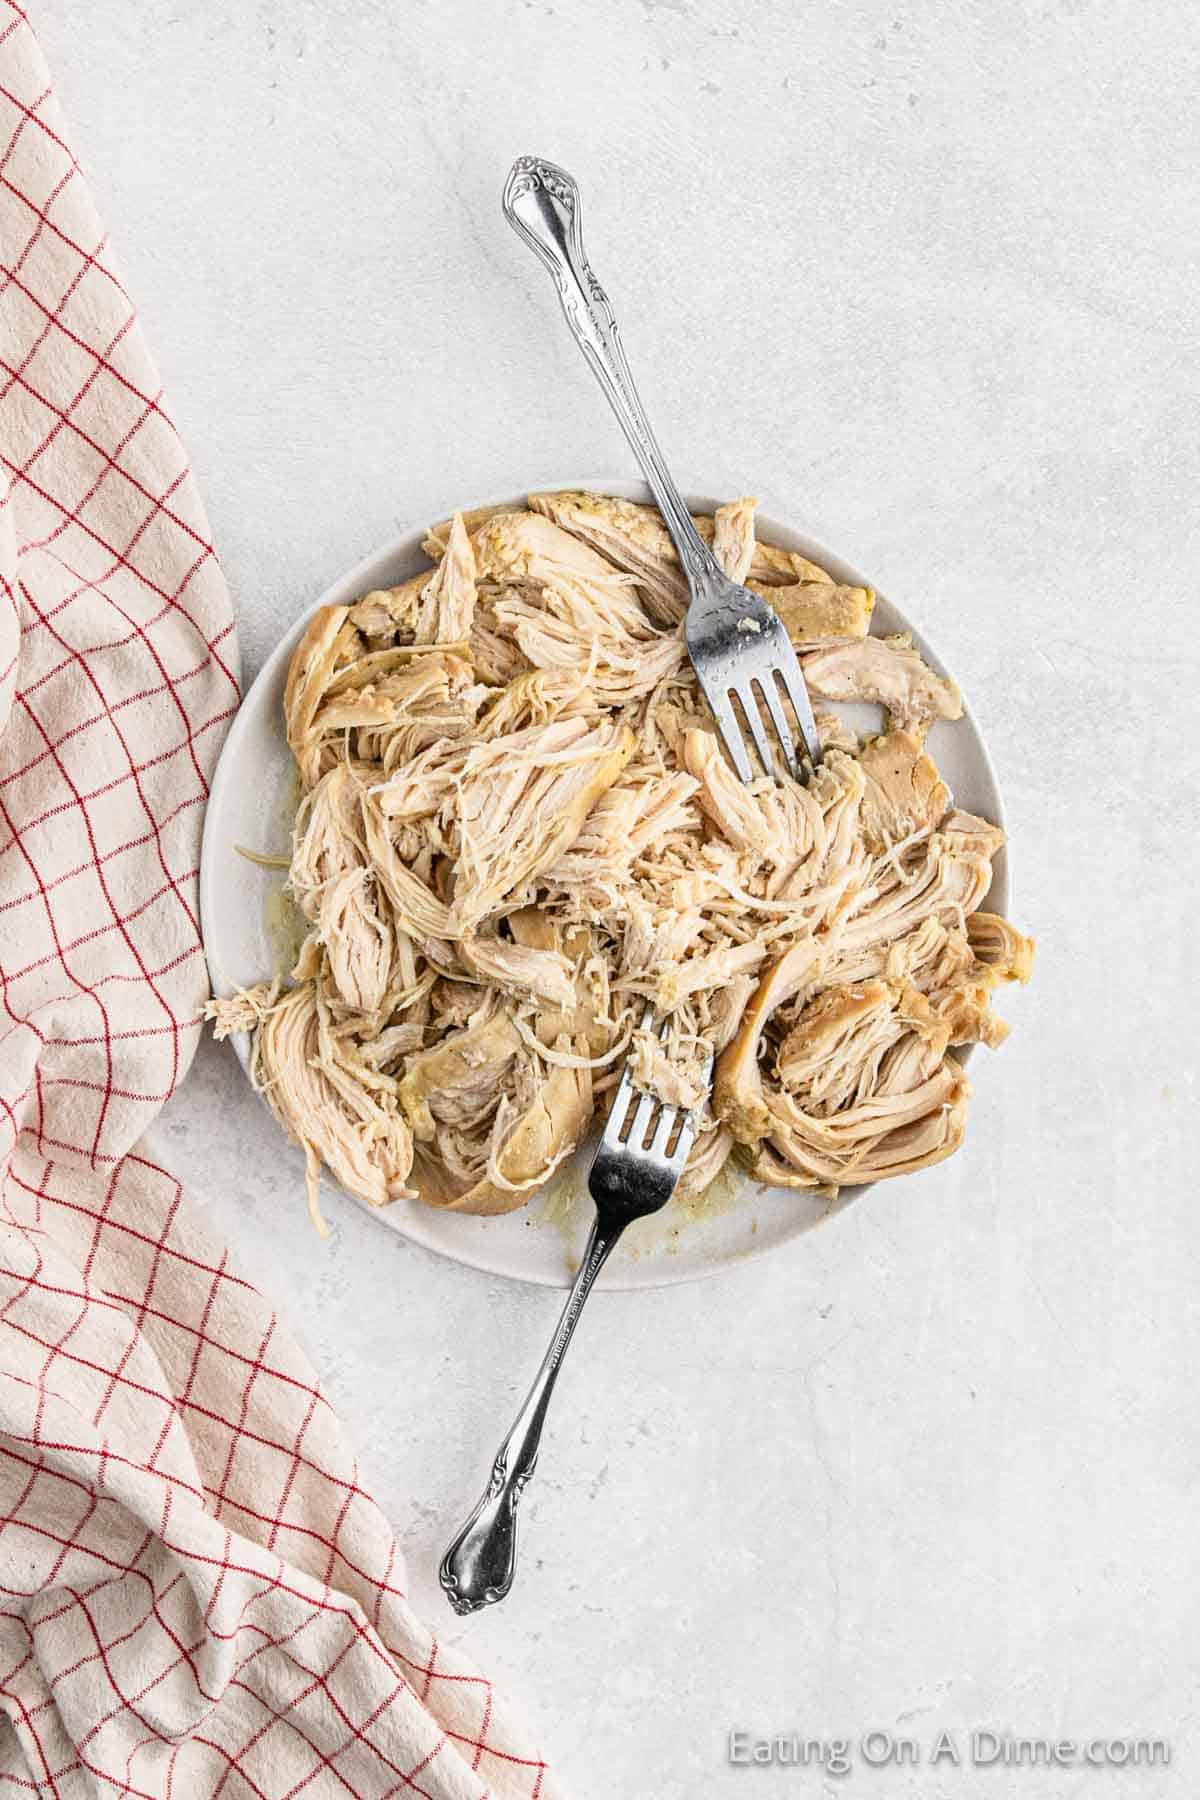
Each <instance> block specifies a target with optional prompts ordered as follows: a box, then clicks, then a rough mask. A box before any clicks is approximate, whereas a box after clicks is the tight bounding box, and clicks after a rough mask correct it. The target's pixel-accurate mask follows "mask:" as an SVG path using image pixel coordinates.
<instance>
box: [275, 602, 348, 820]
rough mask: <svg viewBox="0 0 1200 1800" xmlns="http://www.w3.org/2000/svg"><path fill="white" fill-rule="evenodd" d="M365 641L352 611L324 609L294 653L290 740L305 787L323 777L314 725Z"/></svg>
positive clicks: (288, 702) (288, 691)
mask: <svg viewBox="0 0 1200 1800" xmlns="http://www.w3.org/2000/svg"><path fill="white" fill-rule="evenodd" d="M356 646H361V639H360V638H359V636H358V633H357V632H356V631H355V629H354V627H353V625H351V624H350V623H349V608H348V607H345V606H321V607H318V609H317V611H316V612H315V613H314V614H313V616H312V619H311V620H310V621H309V624H308V626H307V628H306V630H305V632H304V636H303V637H302V638H301V639H300V642H299V643H298V644H297V646H296V648H295V650H294V651H293V652H292V660H291V662H290V663H289V664H288V674H287V682H286V684H285V687H284V691H283V716H284V722H285V724H286V727H287V740H288V744H289V746H290V747H291V752H292V755H293V756H294V757H295V759H296V764H297V767H298V768H299V770H300V779H301V781H302V782H303V784H304V786H305V787H312V786H313V784H314V782H316V781H317V779H318V778H319V776H320V773H321V770H320V742H319V738H318V737H317V736H316V735H315V734H314V731H313V722H314V720H315V719H316V716H317V711H318V709H319V707H320V705H321V701H322V699H323V698H324V695H325V690H326V688H327V687H328V686H329V684H330V682H331V681H332V680H333V678H334V675H335V674H336V673H337V671H338V670H339V669H340V668H342V667H344V666H345V665H346V664H347V663H349V662H352V661H353V660H354V655H355V650H356Z"/></svg>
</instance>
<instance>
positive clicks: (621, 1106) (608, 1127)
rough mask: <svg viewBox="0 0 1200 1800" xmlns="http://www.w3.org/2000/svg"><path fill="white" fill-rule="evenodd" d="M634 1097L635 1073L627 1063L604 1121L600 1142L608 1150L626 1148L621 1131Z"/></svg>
mask: <svg viewBox="0 0 1200 1800" xmlns="http://www.w3.org/2000/svg"><path fill="white" fill-rule="evenodd" d="M633 1095H634V1086H633V1071H632V1070H631V1068H630V1066H629V1064H628V1062H627V1063H626V1064H625V1067H624V1069H623V1070H622V1072H621V1079H620V1081H619V1082H618V1083H617V1091H616V1093H615V1094H614V1095H613V1101H612V1105H611V1106H610V1107H609V1109H608V1118H607V1119H606V1120H605V1121H604V1130H603V1132H602V1133H601V1137H600V1142H601V1143H602V1144H603V1145H604V1146H605V1148H606V1149H608V1150H621V1149H623V1148H624V1145H623V1144H622V1142H621V1131H622V1128H623V1126H624V1124H625V1121H626V1119H627V1118H628V1117H629V1102H630V1101H631V1100H632V1099H633Z"/></svg>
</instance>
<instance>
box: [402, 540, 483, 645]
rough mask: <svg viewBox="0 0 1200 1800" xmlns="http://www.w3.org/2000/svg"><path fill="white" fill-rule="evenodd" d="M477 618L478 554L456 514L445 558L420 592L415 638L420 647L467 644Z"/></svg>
mask: <svg viewBox="0 0 1200 1800" xmlns="http://www.w3.org/2000/svg"><path fill="white" fill-rule="evenodd" d="M474 618H475V553H474V551H473V550H472V548H471V540H470V538H469V537H468V536H467V528H466V526H465V524H464V523H463V516H462V514H461V513H455V515H454V518H453V521H452V523H451V526H450V531H449V534H448V536H447V539H446V550H445V554H444V555H443V557H442V559H441V561H440V562H439V563H438V566H437V568H436V569H435V570H434V572H433V574H432V575H431V576H430V578H429V580H428V581H427V582H426V584H425V586H424V588H422V590H421V599H420V604H419V606H418V608H417V616H416V620H415V623H414V628H413V635H414V638H415V640H416V642H417V643H418V644H465V643H466V642H467V641H468V639H469V638H470V635H471V626H472V623H473V622H474Z"/></svg>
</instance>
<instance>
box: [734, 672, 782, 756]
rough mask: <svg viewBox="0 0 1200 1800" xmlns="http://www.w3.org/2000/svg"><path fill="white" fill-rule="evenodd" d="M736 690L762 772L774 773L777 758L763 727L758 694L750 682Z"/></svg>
mask: <svg viewBox="0 0 1200 1800" xmlns="http://www.w3.org/2000/svg"><path fill="white" fill-rule="evenodd" d="M734 692H735V693H736V694H737V697H738V699H739V700H740V701H741V703H742V711H743V712H744V713H745V715H746V725H747V727H748V728H749V732H750V736H751V737H752V738H753V739H754V748H755V749H756V750H757V751H758V760H759V762H760V763H761V764H762V772H763V774H764V775H774V773H775V758H774V756H773V755H772V754H771V740H770V738H769V737H768V736H767V733H766V731H765V729H764V727H763V722H762V714H761V713H760V712H759V710H758V696H757V694H756V693H755V692H754V689H753V688H752V687H751V685H750V683H749V682H747V683H746V685H745V686H744V687H739V688H735V689H734ZM744 779H745V777H744V776H743V780H744Z"/></svg>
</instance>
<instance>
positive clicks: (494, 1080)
mask: <svg viewBox="0 0 1200 1800" xmlns="http://www.w3.org/2000/svg"><path fill="white" fill-rule="evenodd" d="M521 1048H522V1040H521V1035H520V1033H519V1032H518V1030H517V1028H516V1026H515V1025H514V1024H513V1022H512V1019H511V1018H510V1016H509V1015H508V1013H506V1012H498V1013H494V1014H493V1015H492V1017H491V1018H489V1019H487V1020H486V1021H485V1022H484V1023H483V1024H482V1025H473V1026H470V1027H468V1028H466V1029H464V1030H461V1031H454V1032H451V1034H450V1035H449V1037H446V1038H443V1039H442V1041H441V1043H440V1044H435V1045H434V1046H433V1047H432V1049H429V1050H421V1051H418V1053H417V1054H416V1055H415V1056H410V1057H408V1058H407V1059H406V1061H405V1064H404V1074H403V1077H402V1078H401V1081H400V1089H399V1099H400V1106H401V1109H402V1111H403V1113H404V1116H405V1118H406V1119H407V1120H408V1123H409V1125H410V1126H411V1128H412V1133H413V1136H414V1138H415V1139H416V1140H417V1142H418V1143H421V1144H430V1143H432V1142H433V1141H434V1139H435V1137H436V1136H437V1127H438V1125H439V1124H443V1125H457V1124H462V1123H463V1122H464V1121H466V1120H470V1119H474V1118H477V1117H478V1116H479V1115H480V1114H481V1113H486V1112H487V1111H488V1110H489V1108H494V1107H495V1105H496V1103H497V1101H498V1099H499V1098H500V1095H501V1093H502V1092H503V1089H504V1084H505V1081H506V1078H507V1076H508V1073H509V1070H510V1068H511V1066H512V1061H513V1058H514V1057H515V1056H517V1055H518V1054H519V1052H520V1051H521Z"/></svg>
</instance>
